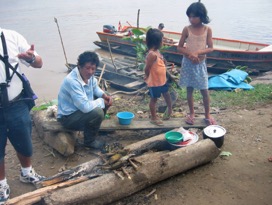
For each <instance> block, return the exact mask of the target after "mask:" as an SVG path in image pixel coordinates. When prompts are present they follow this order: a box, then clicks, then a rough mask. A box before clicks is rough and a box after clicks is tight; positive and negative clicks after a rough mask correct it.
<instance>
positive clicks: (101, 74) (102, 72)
mask: <svg viewBox="0 0 272 205" xmlns="http://www.w3.org/2000/svg"><path fill="white" fill-rule="evenodd" d="M105 67H106V64H104V66H103V68H102V71H101V73H100V76H99V80H98V85H99V83H100V81H101V78H102V76H103V74H104V70H105Z"/></svg>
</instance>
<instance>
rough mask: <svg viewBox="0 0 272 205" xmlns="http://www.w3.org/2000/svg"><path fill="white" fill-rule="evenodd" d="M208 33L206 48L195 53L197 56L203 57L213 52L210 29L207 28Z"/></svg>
mask: <svg viewBox="0 0 272 205" xmlns="http://www.w3.org/2000/svg"><path fill="white" fill-rule="evenodd" d="M207 29H208V33H207V48H205V49H203V50H199V51H198V52H197V54H198V55H205V54H207V53H210V52H212V51H213V40H212V29H211V28H210V27H207Z"/></svg>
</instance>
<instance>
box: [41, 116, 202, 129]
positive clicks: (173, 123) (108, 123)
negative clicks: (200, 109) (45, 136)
mask: <svg viewBox="0 0 272 205" xmlns="http://www.w3.org/2000/svg"><path fill="white" fill-rule="evenodd" d="M163 123H164V125H163V126H157V125H154V124H152V123H150V122H149V120H148V119H143V120H132V122H131V124H130V125H120V124H119V122H118V120H117V119H116V118H114V119H108V120H104V121H103V122H102V124H101V127H100V131H115V130H171V129H175V128H179V127H184V128H204V127H206V124H205V122H204V120H203V118H195V124H194V125H187V124H186V123H185V121H184V118H172V119H170V120H166V121H163ZM42 127H43V129H44V131H66V132H67V131H71V130H67V129H65V128H64V127H63V126H62V125H61V124H60V123H59V122H57V121H47V122H46V121H45V122H44V123H43V125H42Z"/></svg>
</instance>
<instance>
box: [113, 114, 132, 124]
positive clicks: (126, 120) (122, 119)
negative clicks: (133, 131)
mask: <svg viewBox="0 0 272 205" xmlns="http://www.w3.org/2000/svg"><path fill="white" fill-rule="evenodd" d="M116 116H117V117H118V120H119V124H120V125H129V124H130V123H131V121H132V119H133V118H134V114H133V113H132V112H126V111H125V112H118V113H117V114H116Z"/></svg>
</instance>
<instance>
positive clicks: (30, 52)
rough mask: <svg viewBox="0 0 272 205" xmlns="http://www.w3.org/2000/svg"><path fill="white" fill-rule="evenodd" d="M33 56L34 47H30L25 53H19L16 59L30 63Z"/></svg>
mask: <svg viewBox="0 0 272 205" xmlns="http://www.w3.org/2000/svg"><path fill="white" fill-rule="evenodd" d="M33 56H34V45H31V46H30V49H28V50H27V51H26V52H25V53H19V54H18V58H20V59H22V60H25V61H31V60H32V59H33Z"/></svg>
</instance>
